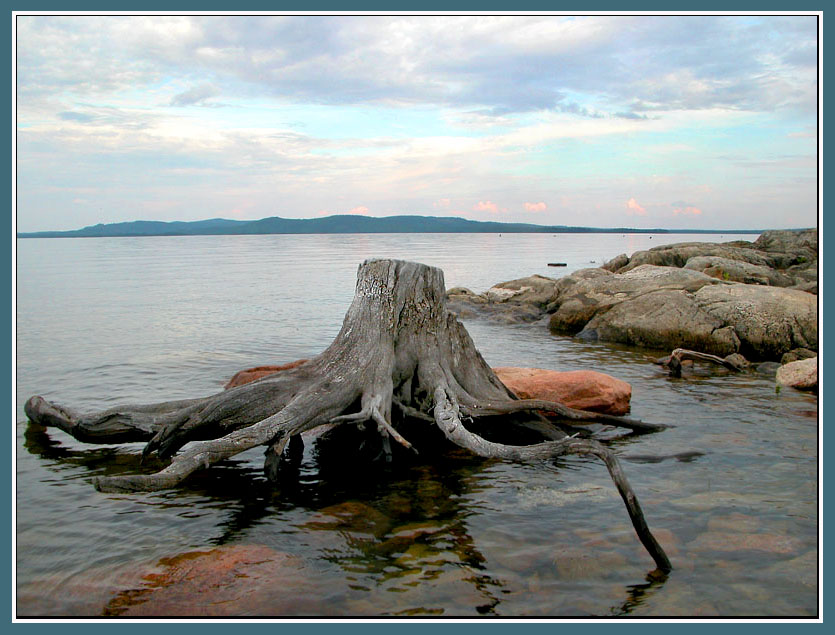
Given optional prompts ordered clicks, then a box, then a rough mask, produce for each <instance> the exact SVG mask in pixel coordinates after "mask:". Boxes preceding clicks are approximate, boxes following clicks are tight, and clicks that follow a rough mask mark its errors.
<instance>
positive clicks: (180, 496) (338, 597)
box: [15, 234, 819, 617]
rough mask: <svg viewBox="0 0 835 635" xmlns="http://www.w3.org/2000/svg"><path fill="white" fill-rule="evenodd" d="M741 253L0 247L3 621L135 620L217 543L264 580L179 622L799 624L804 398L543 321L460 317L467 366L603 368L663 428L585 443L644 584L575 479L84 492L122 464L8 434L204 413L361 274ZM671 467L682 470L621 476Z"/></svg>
mask: <svg viewBox="0 0 835 635" xmlns="http://www.w3.org/2000/svg"><path fill="white" fill-rule="evenodd" d="M755 238H756V236H752V235H746V236H736V235H731V234H728V235H724V236H718V235H705V236H699V235H695V236H694V235H676V234H672V235H670V234H667V235H644V234H628V235H622V234H557V235H552V234H505V235H502V236H500V235H497V234H397V235H393V234H376V235H300V236H287V235H272V236H212V237H196V236H195V237H150V238H101V239H78V238H75V239H28V240H18V241H17V386H16V390H17V414H16V420H17V421H16V426H15V430H16V524H17V531H16V537H17V542H16V550H17V551H16V585H17V615H18V616H88V615H125V616H128V615H133V614H136V615H140V614H142V613H143V610H144V611H145V614H148V613H151V614H153V611H154V610H158V609H155V608H154V607H163V606H166V604H165V600H164V599H162V600H161V599H160V598H161V597H164V596H163V595H162V594H164V593H165V591H164V590H160V591H154V590H153V589H154V584H155V583H154V578H153V576H150V577H149V576H148V574H149V572H156V573H160V572H161V571H165V567H166V566H167V564H169V563H171V562H174V561H181V560H183V559H191V560H189V561H190V562H199V561H200V559H201V558H211V557H212V556H211V554H209V552H212V550H218V549H219V550H220V551H219V552H218V553H226V554H235V553H250V554H262V555H261V556H259V557H262V558H264V559H266V560H271V559H272V560H274V561H276V562H280V563H281V566H278V565H276V566H272V568H268V569H260V570H259V571H262V577H261V578H259V579H258V581H257V584H254V583H248V584H244V585H242V587H240V588H243V589H244V591H238V590H237V589H238V588H239V587H238V586H235V587H234V588H232V587H229V588H220V587H222V586H223V584H222V583H221V582H218V588H211V589H201V590H202V591H206V593H207V595H206V597H207V598H209V600H208V601H209V602H210V604H211V606H210V607H209V608H208V609H207V608H206V606H202V607H201V608H200V609H199V611H201V612H200V613H197V611H198V609H197V608H193V607H197V606H199V605H198V604H197V603H193V604H191V605H189V604H188V603H186V604H181V605H180V606H185V607H187V608H185V609H184V610H185V611H186V613H187V614H192V615H197V614H200V615H206V614H216V615H249V616H271V615H273V616H279V615H287V616H290V615H303V616H332V617H339V616H356V617H364V616H381V615H385V616H411V617H420V616H435V617H452V616H471V617H478V616H505V617H508V616H532V617H533V616H535V617H574V616H591V617H612V616H630V617H659V616H660V617H674V616H746V617H778V616H798V617H802V616H814V615H815V614H816V612H817V604H818V569H817V562H818V520H819V519H818V418H817V414H818V412H817V409H818V401H817V397H816V396H814V395H807V394H803V393H800V392H797V391H793V390H782V391H779V392H778V391H776V390H775V383H774V379H773V377H768V376H764V375H759V374H756V373H754V372H750V373H741V374H729V373H728V372H727V371H725V370H724V369H721V368H715V367H707V366H705V367H702V366H697V367H695V368H694V370H692V371H691V372H690V373H689V374H687V373H686V374H685V377H684V378H681V379H674V378H671V377H669V376H668V375H667V374H666V373H664V372H663V371H662V369H661V368H660V367H659V366H656V365H654V364H653V363H651V360H652V359H654V358H655V357H659V356H661V355H662V354H664V353H669V351H648V350H639V349H630V348H625V347H620V346H613V345H608V344H590V343H586V342H580V341H575V340H574V339H572V338H570V337H564V336H554V335H551V334H550V333H549V332H548V329H547V326H546V325H545V324H543V323H536V324H525V325H512V326H508V325H503V324H498V323H491V322H489V321H477V320H467V321H465V322H464V323H465V325H466V327H467V329H468V330H469V332H470V334H471V335H472V337H473V339H474V341H475V344H476V346H477V347H478V348H479V350H480V351H481V353H482V354H483V355H484V357H485V359H486V360H487V361H488V363H490V364H491V365H492V366H530V367H539V368H549V369H554V370H596V371H601V372H604V373H608V374H610V375H613V376H615V377H618V378H620V379H623V380H625V381H627V382H629V383H630V384H631V385H632V388H633V394H632V413H631V414H632V416H634V417H635V418H638V419H642V420H644V421H650V422H657V423H672V424H675V426H676V427H674V428H670V429H668V430H665V431H663V432H660V433H656V434H651V435H642V436H634V435H632V436H629V437H626V438H622V439H619V440H617V441H614V442H613V443H612V444H611V446H610V447H612V448H613V449H615V451H616V452H617V453H618V454H620V455H621V456H622V457H623V459H622V464H623V468H624V470H625V472H626V474H627V476H628V478H629V480H630V482H631V484H632V487H633V488H634V490H635V492H636V494H637V495H638V497H639V500H640V501H641V504H642V506H643V509H644V513H645V515H646V518H647V521H648V523H649V525H650V527H651V528H652V530H653V531H654V532H655V535H656V537H657V538H658V539H659V541H660V542H661V544H662V545H663V546H664V547H665V549H666V551H667V553H668V555H669V556H670V559H671V560H672V563H673V567H674V570H673V571H672V572H671V573H670V575H669V576H667V577H666V578H664V577H656V576H650V575H648V574H649V573H650V572H651V571H652V570H653V569H654V565H653V562H652V560H651V559H650V557H649V556H648V555H647V554H646V552H645V551H644V549H643V547H642V546H641V545H640V543H639V542H638V540H637V538H636V536H635V535H634V532H633V530H632V527H631V525H630V523H629V518H628V516H627V513H626V510H625V509H624V506H623V503H622V501H621V500H620V497H619V496H618V494H617V491H616V490H615V488H614V486H613V485H612V483H611V481H610V478H609V475H608V473H607V471H606V469H605V468H604V466H603V465H602V464H601V463H599V462H597V461H591V460H585V459H581V458H578V457H569V458H566V459H561V460H559V461H551V462H547V463H541V464H530V465H518V464H511V463H505V462H502V461H496V460H483V459H479V458H475V457H472V456H468V455H467V454H466V453H464V452H460V451H455V450H451V451H450V452H449V453H447V454H445V455H444V456H443V457H441V459H439V460H432V461H431V462H430V461H428V460H427V461H420V460H418V459H417V458H416V459H415V460H413V461H411V462H408V461H407V462H395V463H393V464H391V465H387V464H385V463H368V464H359V463H356V462H351V461H346V460H344V459H343V460H342V461H341V462H340V461H333V462H331V461H329V460H325V458H326V457H327V456H328V455H327V454H326V453H324V452H319V451H318V450H317V449H316V447H315V446H314V444H311V443H308V444H306V448H305V454H304V457H303V459H302V463H301V466H300V467H299V469H298V474H296V475H294V477H293V478H291V479H288V480H287V482H286V483H283V482H282V483H281V485H280V486H279V487H276V486H273V485H270V484H269V483H268V482H267V480H266V479H265V478H264V476H263V473H262V467H263V450H262V449H259V448H255V449H253V450H250V451H248V452H246V453H244V454H241V455H239V456H238V457H235V459H234V460H229V461H226V462H224V463H221V464H218V465H217V466H214V467H212V468H211V469H209V470H205V471H204V472H203V473H198V474H195V475H193V476H192V477H191V478H189V479H188V480H187V481H185V483H184V484H183V485H182V486H180V487H178V488H177V489H176V490H169V491H164V492H158V493H151V494H132V495H115V494H103V493H100V492H97V491H96V490H95V489H94V488H93V486H92V484H91V481H92V479H93V477H94V476H97V475H101V474H116V473H124V472H136V471H140V470H142V469H143V468H142V466H140V465H139V459H138V455H139V452H140V451H141V448H142V444H128V445H124V446H115V447H110V446H94V445H88V444H84V443H81V442H78V441H76V440H74V439H72V438H71V437H69V436H68V435H66V434H64V433H63V432H60V431H56V430H54V429H49V430H44V429H42V428H38V427H35V426H28V425H27V423H26V418H25V416H24V414H23V404H24V402H25V401H26V399H27V398H28V397H29V396H31V395H34V394H40V395H43V396H44V397H46V398H47V399H50V400H54V401H56V402H58V403H61V404H65V405H68V406H70V407H74V408H77V409H79V410H82V411H83V410H99V409H103V408H105V407H109V406H112V405H115V404H118V403H124V402H133V403H137V402H159V401H166V400H173V399H183V398H191V397H198V396H203V395H208V394H211V393H214V392H218V391H220V390H222V388H223V384H224V383H225V382H226V380H228V379H229V378H230V377H231V376H232V375H233V374H234V373H235V372H237V371H238V370H241V369H243V368H247V367H251V366H256V365H262V364H280V363H284V362H289V361H293V360H296V359H300V358H306V357H310V356H313V355H316V354H318V353H319V352H321V351H322V350H323V349H324V348H325V347H326V346H327V345H328V344H329V343H330V342H331V340H332V339H333V337H334V336H335V335H336V334H337V332H338V331H339V328H340V326H341V323H342V318H343V316H344V314H345V311H346V310H347V308H348V306H349V304H350V301H351V299H352V297H353V291H354V283H355V276H356V271H357V267H358V266H359V264H360V263H361V262H362V261H363V260H364V259H366V258H368V257H394V258H401V259H407V260H416V261H419V262H423V263H426V264H430V265H435V266H438V267H441V268H442V269H443V270H444V272H445V278H446V285H447V287H448V288H450V287H453V286H465V287H469V288H470V289H472V290H474V291H477V292H481V291H484V290H486V289H487V288H488V287H490V286H492V285H493V284H495V283H497V282H501V281H505V280H511V279H514V278H519V277H523V276H528V275H532V274H541V275H545V276H551V277H559V276H562V275H566V274H567V273H570V272H572V271H575V270H577V269H581V268H586V267H595V266H600V265H601V264H603V262H605V261H606V260H608V259H610V258H612V257H614V256H616V255H618V254H620V253H624V252H625V253H632V252H634V251H636V250H640V249H646V248H649V247H652V246H657V245H660V244H668V243H673V242H683V241H707V242H714V241H715V242H722V241H729V240H736V239H743V240H754V239H755ZM549 262H564V263H566V264H567V266H566V267H561V268H552V267H548V266H547V264H548V263H549ZM691 451H693V452H698V453H702V454H701V455H700V456H695V457H694V458H691V459H689V460H685V461H680V460H676V459H675V458H667V459H665V460H656V461H655V462H648V461H647V459H639V458H636V459H630V458H629V457H630V456H632V457H637V456H639V455H641V456H644V457H646V456H647V455H650V456H654V457H658V458H661V457H670V456H671V455H674V454H678V453H682V452H691ZM146 469H147V467H146ZM236 550H237V551H236ZM247 550H249V551H247ZM201 553H202V554H209V555H200V554H201ZM186 554H187V555H186ZM263 554H267V555H263ZM178 558H179V560H178ZM262 566H265V565H262ZM219 579H221V578H219ZM223 579H225V578H223ZM212 598H216V599H212ZM184 601H185V600H184ZM188 607H192V608H188ZM169 608H170V606H169Z"/></svg>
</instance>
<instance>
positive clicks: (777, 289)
mask: <svg viewBox="0 0 835 635" xmlns="http://www.w3.org/2000/svg"><path fill="white" fill-rule="evenodd" d="M817 290H818V237H817V230H816V229H806V230H796V231H794V230H783V231H776V230H775V231H766V232H763V234H762V235H760V237H759V238H758V239H757V240H756V241H754V242H753V243H751V242H748V241H734V242H727V243H677V244H672V245H662V246H659V247H655V248H653V249H650V250H647V251H639V252H636V253H635V254H633V255H632V257H628V256H627V255H626V254H621V255H619V256H617V257H616V258H613V259H612V260H610V261H609V262H607V263H606V264H604V265H603V266H602V267H597V268H588V269H581V270H579V271H575V272H574V273H572V274H570V275H568V276H565V277H563V278H559V279H554V278H547V277H544V276H538V275H537V276H530V277H527V278H520V279H518V280H511V281H508V282H502V283H499V284H497V285H494V286H493V287H491V288H490V289H488V290H487V291H486V292H485V293H481V294H478V293H474V292H473V291H471V290H469V289H465V288H462V287H457V288H453V289H449V290H448V291H447V300H448V306H449V308H450V310H452V311H453V312H455V313H456V314H458V316H459V317H461V318H474V317H485V318H489V319H496V320H500V321H503V322H507V323H525V322H544V323H547V326H548V328H549V329H550V330H551V332H552V333H555V334H562V335H571V336H574V337H578V338H581V339H584V340H587V341H603V342H615V343H620V344H627V345H630V346H636V347H643V348H648V349H657V350H665V351H670V350H673V349H676V348H686V349H691V350H694V351H699V352H702V353H708V354H711V355H716V356H730V355H734V358H735V359H738V356H739V355H742V356H743V357H744V358H745V359H746V360H748V361H751V362H779V363H782V364H789V363H792V362H796V361H798V360H807V359H810V358H816V356H817V350H818V306H817V305H818V298H817ZM814 364H815V366H814V371H813V374H814V375H815V377H816V375H817V368H816V364H817V362H816V361H815V362H814ZM804 368H806V369H807V372H806V373H805V376H804V379H803V380H802V382H801V383H800V384H799V385H798V387H801V385H802V387H803V388H804V389H807V390H808V389H816V387H817V381H816V379H815V381H814V382H813V383H814V388H810V379H809V371H808V369H809V368H812V362H808V361H807V362H805V365H804ZM793 374H794V373H785V372H784V373H781V379H780V380H781V381H786V382H788V381H790V380H788V379H785V378H786V377H788V376H789V375H793ZM784 385H793V384H791V383H785V384H784Z"/></svg>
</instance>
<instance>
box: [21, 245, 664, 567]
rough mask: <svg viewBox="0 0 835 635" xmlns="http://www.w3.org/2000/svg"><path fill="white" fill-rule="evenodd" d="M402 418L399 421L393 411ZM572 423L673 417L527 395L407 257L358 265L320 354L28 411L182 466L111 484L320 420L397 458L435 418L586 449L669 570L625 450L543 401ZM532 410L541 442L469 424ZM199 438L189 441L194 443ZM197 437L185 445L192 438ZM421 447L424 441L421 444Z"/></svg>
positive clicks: (452, 437) (172, 476) (463, 434)
mask: <svg viewBox="0 0 835 635" xmlns="http://www.w3.org/2000/svg"><path fill="white" fill-rule="evenodd" d="M393 408H396V409H397V410H398V411H399V412H398V417H397V418H396V420H395V421H396V423H397V424H398V427H399V428H400V429H399V430H398V429H395V427H394V425H393V419H392V409H393ZM540 410H547V411H549V412H554V413H557V415H558V417H559V418H561V419H563V420H568V421H583V422H602V423H608V424H614V425H617V426H622V427H626V428H630V429H633V430H635V431H639V432H644V431H653V430H656V429H660V428H663V426H658V425H652V424H646V423H643V422H640V421H636V420H632V419H627V418H625V417H614V416H611V415H602V414H597V413H591V412H585V411H580V410H574V409H571V408H568V407H566V406H564V405H562V404H559V403H554V402H549V401H541V400H525V399H517V398H516V396H515V395H514V394H513V393H512V392H510V391H509V390H508V389H507V388H506V387H505V386H504V385H503V384H502V383H501V382H500V381H499V380H498V378H497V377H496V376H495V374H494V373H493V371H492V370H491V368H490V367H489V366H488V365H487V363H486V362H485V360H484V359H483V358H482V356H481V354H480V353H479V352H478V351H477V350H476V347H475V345H474V344H473V342H472V340H471V339H470V336H469V334H468V333H467V331H466V330H465V328H464V327H463V326H462V324H461V323H460V322H459V321H458V320H457V319H456V317H455V316H454V315H452V314H451V313H449V312H448V311H447V309H446V296H445V286H444V279H443V272H442V271H441V270H440V269H437V268H434V267H428V266H426V265H422V264H417V263H413V262H404V261H397V260H383V259H372V260H367V261H366V262H364V263H363V264H362V265H361V266H360V268H359V272H358V279H357V286H356V294H355V296H354V300H353V302H352V304H351V307H350V308H349V310H348V313H347V314H346V316H345V320H344V322H343V325H342V329H341V330H340V332H339V334H338V335H337V336H336V339H335V340H334V341H333V343H332V344H331V345H330V346H329V347H328V348H327V349H326V350H325V351H324V352H323V353H321V354H320V355H319V356H317V357H315V358H313V359H311V360H309V361H308V362H306V363H304V364H302V365H300V366H298V367H296V368H293V369H290V370H287V371H284V372H281V373H279V374H276V375H272V376H267V377H264V378H262V379H260V380H258V381H255V382H253V383H250V384H245V385H243V386H239V387H237V388H232V389H230V390H226V391H223V392H221V393H218V394H215V395H212V396H209V397H205V398H200V399H190V400H181V401H168V402H164V403H158V404H150V405H136V406H123V407H118V408H111V409H108V410H105V411H103V412H97V413H92V414H80V413H77V412H74V411H72V410H70V409H68V408H65V407H62V406H59V405H56V404H54V403H50V402H48V401H47V400H45V399H43V398H42V397H39V396H35V397H32V398H31V399H29V400H28V401H27V403H26V406H25V411H26V415H27V416H28V417H29V419H30V420H31V421H33V422H35V423H38V424H42V425H46V426H54V427H57V428H59V429H61V430H63V431H65V432H67V433H69V434H70V435H72V436H73V437H75V438H77V439H79V440H81V441H85V442H90V443H125V442H131V441H147V445H146V446H145V448H144V450H143V455H147V454H149V453H152V452H156V453H157V454H158V455H159V457H161V458H163V459H168V458H170V459H171V461H170V464H169V465H168V466H167V467H166V468H164V469H163V470H161V471H159V472H157V473H155V474H135V475H121V476H102V477H97V478H96V480H95V486H96V487H97V489H99V490H101V491H103V492H136V491H153V490H160V489H165V488H171V487H174V486H175V485H177V484H178V483H179V482H181V481H182V480H183V479H185V478H186V477H187V476H188V475H190V474H192V473H193V472H195V471H196V470H200V469H203V468H207V467H209V466H210V465H212V464H213V463H217V462H218V461H222V460H224V459H227V458H229V457H232V456H235V455H236V454H239V453H241V452H244V451H245V450H248V449H249V448H252V447H254V446H258V445H265V446H267V450H266V455H267V458H266V465H265V467H266V469H267V471H268V473H273V474H277V470H275V466H276V464H277V462H278V461H279V460H280V458H281V455H282V453H283V452H284V450H285V447H286V446H287V444H288V442H289V441H290V439H294V440H298V439H299V438H300V437H299V436H298V435H300V434H302V433H303V432H305V431H308V430H312V429H314V428H316V427H318V426H326V425H327V426H334V425H344V424H354V425H360V426H364V425H365V424H366V423H369V422H370V424H371V425H372V426H375V427H376V429H377V431H378V432H379V434H380V435H381V437H382V439H381V441H382V443H381V445H382V447H383V448H384V449H385V451H386V453H387V454H388V455H389V456H390V443H391V441H394V442H395V443H399V444H401V445H402V446H404V447H407V448H412V446H411V444H410V443H409V440H408V436H409V435H408V429H409V426H410V425H421V426H426V425H427V424H428V423H430V422H431V423H433V424H435V425H437V426H438V428H440V429H441V430H442V431H443V434H444V435H445V436H446V438H447V439H448V440H449V441H451V442H452V443H453V444H455V445H458V446H461V447H463V448H466V449H467V450H470V451H472V452H474V453H475V454H477V455H479V456H482V457H492V458H498V459H505V460H510V461H525V462H528V461H538V460H546V459H550V458H553V457H558V456H563V455H568V454H577V455H589V456H595V457H598V458H599V459H601V460H602V461H603V463H604V464H605V465H606V467H607V469H608V470H609V473H610V475H611V477H612V479H613V481H614V482H615V484H616V486H617V488H618V491H619V492H620V495H621V497H622V498H623V500H624V503H625V504H626V508H627V511H628V512H629V516H630V518H631V520H632V523H633V526H634V527H635V531H636V533H637V535H638V537H639V539H640V540H641V542H642V543H643V545H644V546H645V547H646V549H647V551H648V552H649V554H650V555H651V556H652V558H653V559H654V561H655V563H656V565H657V567H658V568H659V569H661V570H662V571H669V570H670V569H671V565H670V561H669V559H668V558H667V556H666V554H665V553H664V550H663V549H662V547H661V546H660V545H659V544H658V542H657V541H656V540H655V538H654V536H653V535H652V533H651V532H650V530H649V528H648V527H647V524H646V522H645V519H644V515H643V513H642V511H641V507H640V505H639V504H638V500H637V498H636V496H635V494H634V492H633V490H632V488H631V486H630V485H629V482H628V481H627V479H626V476H625V475H624V473H623V471H622V470H621V467H620V465H619V462H618V460H617V458H616V457H615V455H614V454H613V453H612V452H611V451H610V450H608V449H607V448H606V447H604V446H603V445H602V444H601V443H599V442H598V441H595V440H593V439H590V438H577V437H576V436H575V435H569V434H567V433H566V432H565V431H564V430H563V429H561V428H560V427H558V426H556V425H553V424H552V423H549V422H547V421H546V420H545V419H544V417H542V416H541V415H539V414H536V411H540ZM525 412H527V413H530V417H529V419H530V420H531V421H530V422H529V423H528V424H527V427H529V428H530V427H533V428H534V429H536V430H537V431H538V432H539V434H541V435H542V436H543V438H544V439H545V440H544V441H542V442H540V443H536V444H533V445H522V446H519V445H505V444H502V443H496V442H492V441H488V440H486V439H485V438H484V437H482V436H479V435H477V434H475V433H473V432H471V431H470V430H468V429H467V427H465V426H464V424H463V423H462V421H470V420H471V419H475V418H486V417H493V418H502V417H503V418H505V419H507V420H508V421H510V422H511V425H512V423H513V418H511V417H507V415H511V414H513V413H517V414H518V413H525ZM186 444H188V446H186ZM184 446H185V447H184ZM412 449H414V448H412Z"/></svg>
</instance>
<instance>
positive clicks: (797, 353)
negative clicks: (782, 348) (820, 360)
mask: <svg viewBox="0 0 835 635" xmlns="http://www.w3.org/2000/svg"><path fill="white" fill-rule="evenodd" d="M817 356H818V354H817V353H816V352H815V351H811V350H809V349H808V348H795V349H793V350H790V351H789V352H788V353H786V354H784V355H783V357H781V358H780V363H781V364H784V365H785V364H789V363H791V362H796V361H798V360H800V359H809V358H811V357H817Z"/></svg>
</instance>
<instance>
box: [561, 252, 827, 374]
mask: <svg viewBox="0 0 835 635" xmlns="http://www.w3.org/2000/svg"><path fill="white" fill-rule="evenodd" d="M596 271H597V273H596V274H594V275H592V274H591V273H589V272H588V270H583V271H582V272H576V273H574V274H572V275H570V276H567V277H566V278H564V279H562V280H560V281H558V283H557V284H556V286H555V299H554V300H553V301H552V302H551V303H550V304H549V305H548V307H547V309H548V310H549V311H552V312H553V313H552V315H551V317H550V320H549V326H550V328H551V330H552V331H554V332H556V333H564V334H570V335H578V336H579V337H582V338H583V339H587V340H602V341H608V342H620V343H623V344H629V345H632V346H642V347H647V348H658V349H665V350H671V349H674V348H689V349H692V350H697V351H701V352H704V353H711V354H713V355H719V356H725V355H729V354H731V353H737V352H738V353H741V354H743V355H745V356H746V357H748V358H750V359H752V360H778V359H780V357H781V356H782V355H783V354H784V353H786V352H788V351H790V350H792V349H795V348H808V349H810V350H813V351H814V350H817V347H818V335H817V298H816V297H815V296H814V295H811V294H809V293H805V292H803V291H798V290H796V289H789V288H780V287H771V286H763V285H752V284H742V283H738V282H729V281H725V280H719V279H717V278H713V277H711V276H708V275H705V274H704V273H702V272H700V271H695V270H693V269H689V268H686V269H685V268H682V269H678V268H674V267H662V266H656V265H641V266H639V267H636V268H634V269H630V270H629V271H627V272H626V273H615V274H613V273H610V272H608V271H604V270H602V269H597V270H596Z"/></svg>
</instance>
